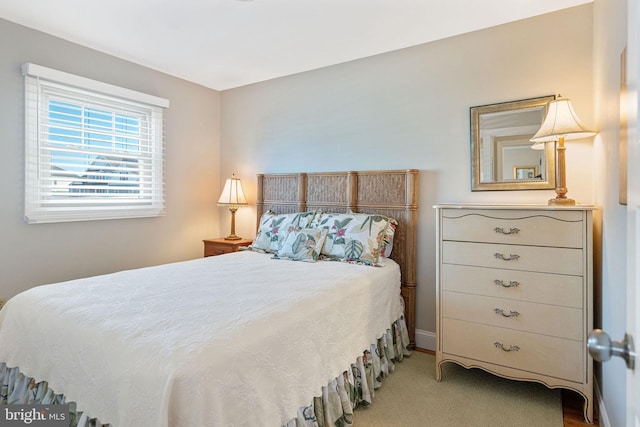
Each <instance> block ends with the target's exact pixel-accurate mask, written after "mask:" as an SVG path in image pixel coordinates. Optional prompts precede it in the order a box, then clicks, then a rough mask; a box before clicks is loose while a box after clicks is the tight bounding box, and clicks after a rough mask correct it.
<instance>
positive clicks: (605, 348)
mask: <svg viewBox="0 0 640 427" xmlns="http://www.w3.org/2000/svg"><path fill="white" fill-rule="evenodd" d="M587 348H588V349H589V353H591V356H592V357H593V358H594V360H597V361H598V362H606V361H607V360H609V359H611V356H619V357H622V358H623V359H624V361H625V362H626V364H627V368H628V369H631V370H633V368H634V367H635V357H636V354H635V350H634V347H633V338H632V337H631V335H629V334H624V340H622V341H615V340H611V338H609V335H608V334H607V333H606V332H605V331H603V330H602V329H594V330H593V331H592V332H591V333H590V334H589V338H588V339H587Z"/></svg>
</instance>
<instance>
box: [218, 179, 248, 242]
mask: <svg viewBox="0 0 640 427" xmlns="http://www.w3.org/2000/svg"><path fill="white" fill-rule="evenodd" d="M247 205H248V203H247V199H246V198H245V197H244V192H243V191H242V184H241V183H240V179H238V178H236V177H235V174H234V175H231V178H227V181H226V182H225V184H224V189H223V190H222V194H221V195H220V198H219V199H218V206H228V207H229V212H231V233H230V234H229V235H228V236H227V237H225V238H224V239H225V240H239V239H240V236H237V235H236V211H237V210H238V208H242V207H245V206H247Z"/></svg>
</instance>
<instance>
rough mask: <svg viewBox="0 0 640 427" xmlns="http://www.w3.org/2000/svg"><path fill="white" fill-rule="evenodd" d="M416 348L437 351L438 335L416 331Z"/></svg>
mask: <svg viewBox="0 0 640 427" xmlns="http://www.w3.org/2000/svg"><path fill="white" fill-rule="evenodd" d="M416 347H418V348H422V349H424V350H431V351H436V333H435V332H430V331H423V330H422V329H416Z"/></svg>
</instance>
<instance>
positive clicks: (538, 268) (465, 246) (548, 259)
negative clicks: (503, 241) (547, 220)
mask: <svg viewBox="0 0 640 427" xmlns="http://www.w3.org/2000/svg"><path fill="white" fill-rule="evenodd" d="M442 262H443V263H445V264H459V265H470V266H476V267H490V268H501V269H507V270H527V271H535V272H540V273H559V274H571V275H575V276H582V272H583V253H582V250H581V249H568V248H549V247H543V246H518V245H498V244H490V243H469V242H450V241H447V242H442Z"/></svg>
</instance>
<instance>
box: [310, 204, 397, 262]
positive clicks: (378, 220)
mask: <svg viewBox="0 0 640 427" xmlns="http://www.w3.org/2000/svg"><path fill="white" fill-rule="evenodd" d="M392 221H393V222H395V220H392V219H391V218H389V217H387V216H385V215H376V214H371V215H369V214H359V213H346V214H323V216H322V218H321V220H320V224H319V227H320V228H326V229H328V231H329V232H328V234H327V238H326V240H325V242H324V246H323V247H322V252H321V253H322V255H325V256H326V257H328V258H329V259H340V260H345V261H349V262H357V263H362V264H367V265H384V264H383V263H381V262H380V254H381V251H382V249H383V248H384V245H383V243H384V239H385V236H386V235H387V232H388V231H387V230H388V228H389V224H390V223H391V222H392Z"/></svg>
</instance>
